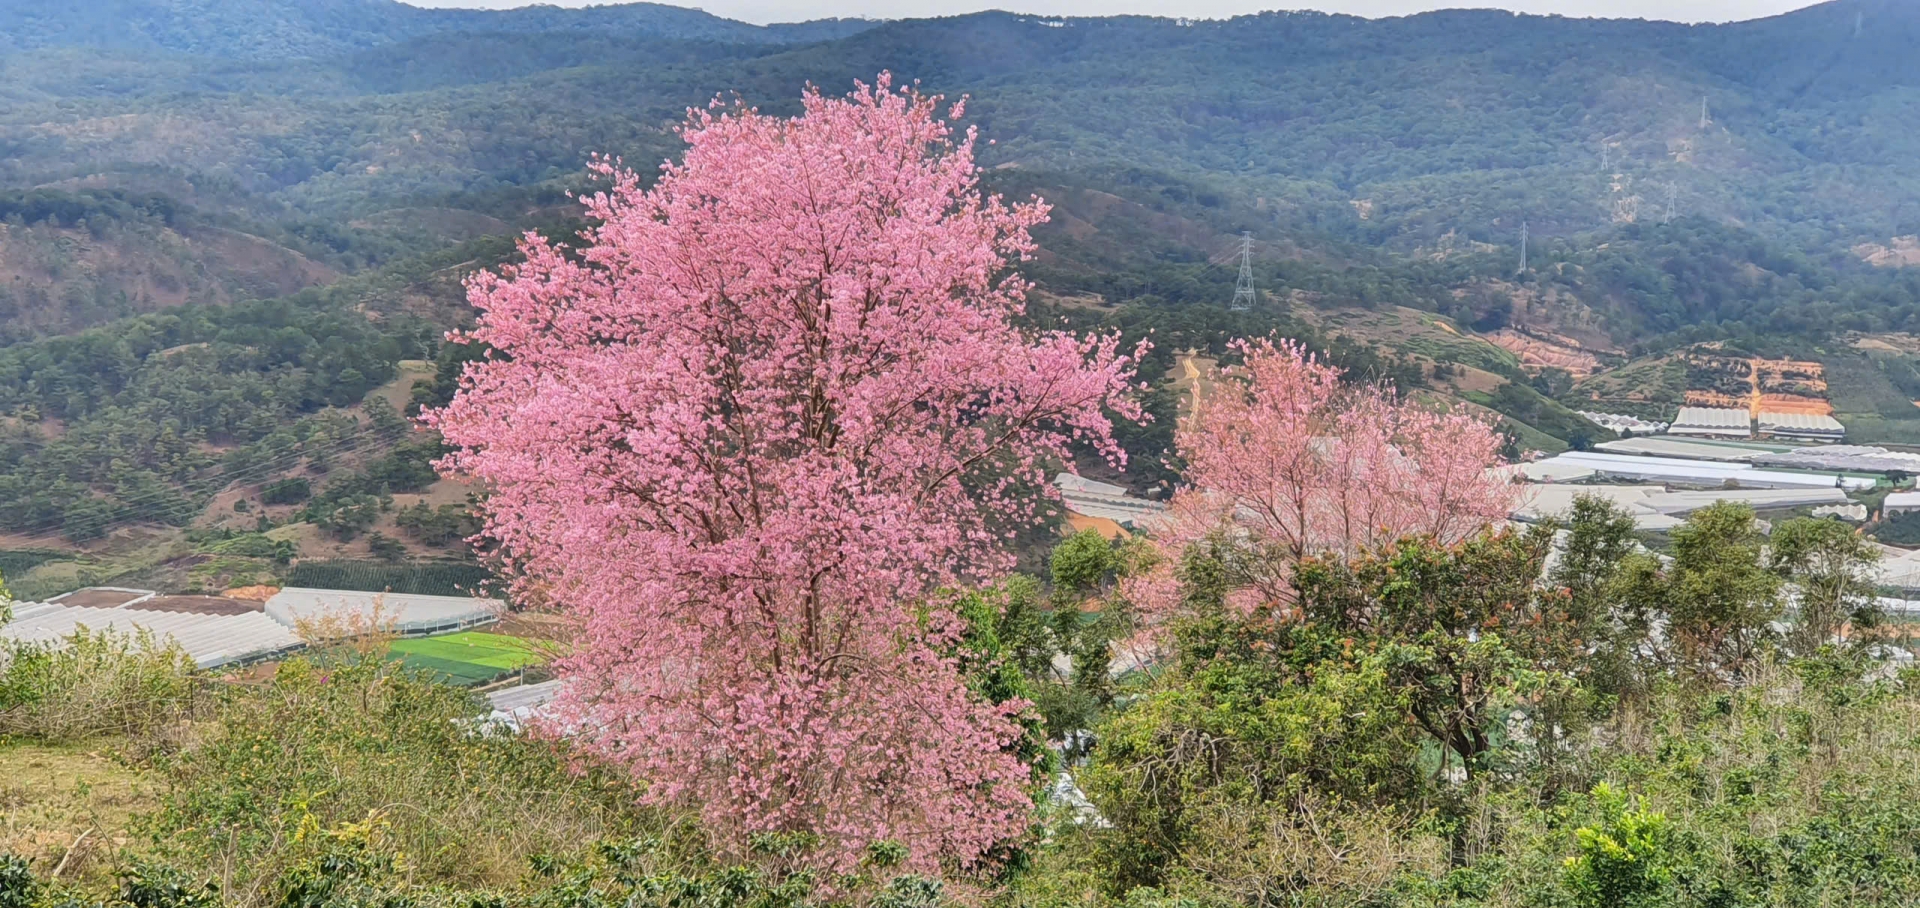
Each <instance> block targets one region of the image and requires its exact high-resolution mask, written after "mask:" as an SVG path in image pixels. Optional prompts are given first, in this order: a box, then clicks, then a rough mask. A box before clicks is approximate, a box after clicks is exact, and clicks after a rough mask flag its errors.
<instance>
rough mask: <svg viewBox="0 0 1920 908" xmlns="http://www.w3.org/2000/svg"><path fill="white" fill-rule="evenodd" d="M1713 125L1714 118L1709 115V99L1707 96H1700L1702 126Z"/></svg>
mask: <svg viewBox="0 0 1920 908" xmlns="http://www.w3.org/2000/svg"><path fill="white" fill-rule="evenodd" d="M1712 125H1713V118H1712V117H1710V116H1708V115H1707V99H1706V97H1705V96H1702V97H1701V98H1700V128H1701V129H1706V128H1707V127H1709V126H1712Z"/></svg>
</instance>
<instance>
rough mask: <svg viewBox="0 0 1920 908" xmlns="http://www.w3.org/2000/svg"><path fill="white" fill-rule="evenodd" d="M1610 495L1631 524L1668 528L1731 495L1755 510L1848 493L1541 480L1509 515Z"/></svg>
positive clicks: (1835, 499)
mask: <svg viewBox="0 0 1920 908" xmlns="http://www.w3.org/2000/svg"><path fill="white" fill-rule="evenodd" d="M1583 497H1588V498H1600V499H1604V500H1607V501H1611V502H1613V503H1614V504H1616V505H1619V506H1620V507H1622V508H1625V509H1626V511H1627V513H1629V514H1631V515H1633V523H1634V527H1635V528H1636V529H1641V530H1670V529H1673V528H1674V527H1677V526H1679V525H1680V523H1681V518H1682V517H1684V516H1685V515H1687V514H1691V513H1693V512H1694V511H1698V510H1700V509H1701V508H1704V507H1707V506H1708V505H1712V504H1715V503H1717V502H1722V501H1734V502H1741V503H1745V504H1749V505H1752V506H1753V507H1754V508H1756V509H1759V510H1769V509H1778V508H1799V507H1809V506H1828V505H1841V504H1846V503H1847V495H1846V493H1845V492H1842V491H1840V490H1839V489H1714V490H1706V491H1693V492H1672V491H1668V490H1667V489H1666V487H1664V486H1644V485H1643V486H1608V485H1596V486H1574V485H1544V486H1536V487H1532V488H1528V489H1526V490H1525V491H1524V492H1523V493H1522V498H1521V501H1520V505H1519V506H1518V507H1517V508H1516V509H1515V510H1514V512H1513V517H1514V519H1516V520H1522V521H1539V520H1547V519H1559V518H1564V517H1565V516H1566V515H1567V512H1568V511H1569V510H1570V509H1571V508H1572V507H1573V502H1574V500H1575V499H1577V498H1583Z"/></svg>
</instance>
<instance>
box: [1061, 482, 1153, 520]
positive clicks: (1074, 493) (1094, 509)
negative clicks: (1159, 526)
mask: <svg viewBox="0 0 1920 908" xmlns="http://www.w3.org/2000/svg"><path fill="white" fill-rule="evenodd" d="M1053 485H1054V488H1056V489H1059V490H1060V499H1061V503H1062V504H1064V505H1066V508H1067V510H1068V511H1070V512H1072V513H1074V514H1078V515H1080V516H1082V517H1091V518H1095V519H1101V518H1104V519H1107V520H1111V521H1113V522H1114V523H1117V524H1119V525H1120V526H1122V527H1127V528H1129V529H1131V528H1134V527H1137V526H1139V525H1140V524H1142V523H1150V522H1152V521H1153V520H1154V519H1155V518H1157V517H1159V516H1160V515H1161V514H1164V513H1166V510H1167V506H1166V505H1164V504H1161V503H1160V502H1158V501H1148V500H1147V499H1145V498H1136V497H1134V495H1133V493H1132V492H1129V491H1127V490H1126V489H1124V488H1122V487H1120V486H1116V485H1111V484H1109V483H1104V482H1096V481H1094V480H1091V479H1087V478H1086V477H1084V476H1075V475H1073V474H1072V473H1061V474H1060V475H1058V476H1055V477H1054V478H1053Z"/></svg>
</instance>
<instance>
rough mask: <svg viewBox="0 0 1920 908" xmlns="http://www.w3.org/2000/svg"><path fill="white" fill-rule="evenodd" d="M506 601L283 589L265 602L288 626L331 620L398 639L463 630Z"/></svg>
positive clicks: (490, 616) (496, 613) (489, 619)
mask: <svg viewBox="0 0 1920 908" xmlns="http://www.w3.org/2000/svg"><path fill="white" fill-rule="evenodd" d="M505 611H506V603H504V602H501V601H500V600H498V599H474V598H468V597H465V596H422V595H415V594H411V593H365V592H357V591H353V590H319V589H310V588H306V587H287V588H285V589H282V590H281V591H280V592H278V593H275V594H274V595H273V598H271V599H268V600H267V605H266V613H267V616H268V617H270V618H272V619H273V620H275V621H278V622H280V623H281V624H283V625H285V626H287V627H299V626H300V625H302V624H307V623H316V624H332V623H339V624H344V625H346V626H359V627H368V628H379V629H384V630H390V631H392V632H393V633H397V634H399V635H401V636H403V637H414V636H424V635H427V634H439V633H445V632H448V631H457V630H465V629H467V628H470V627H478V626H480V625H483V624H491V623H493V622H495V621H498V620H499V619H500V615H501V613H503V612H505Z"/></svg>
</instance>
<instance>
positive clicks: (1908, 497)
mask: <svg viewBox="0 0 1920 908" xmlns="http://www.w3.org/2000/svg"><path fill="white" fill-rule="evenodd" d="M1883 511H1884V512H1885V513H1886V515H1887V516H1888V517H1892V516H1893V515H1895V514H1905V513H1908V512H1911V511H1920V492H1894V493H1891V494H1889V495H1888V496H1887V502H1886V504H1885V506H1884V507H1883Z"/></svg>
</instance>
